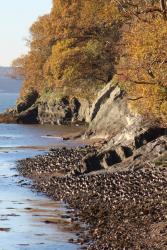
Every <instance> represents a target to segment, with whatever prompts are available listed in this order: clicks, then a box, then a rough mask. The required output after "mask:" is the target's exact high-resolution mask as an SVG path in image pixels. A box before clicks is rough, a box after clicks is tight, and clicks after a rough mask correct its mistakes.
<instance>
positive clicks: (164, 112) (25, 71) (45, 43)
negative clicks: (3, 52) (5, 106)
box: [13, 0, 167, 123]
mask: <svg viewBox="0 0 167 250" xmlns="http://www.w3.org/2000/svg"><path fill="white" fill-rule="evenodd" d="M166 13H167V10H166V2H164V0H146V1H141V0H119V1H118V0H96V1H94V0H68V1H67V0H53V7H52V10H51V12H50V13H49V14H48V15H45V16H43V17H40V18H39V19H38V20H37V21H36V22H35V23H34V24H33V25H32V27H31V28H30V35H31V36H30V39H29V41H28V46H29V53H28V54H27V55H25V56H22V57H20V58H19V59H16V60H15V61H14V63H13V66H14V68H15V69H16V71H17V72H18V73H19V74H22V75H23V76H24V85H23V88H22V91H21V97H25V96H26V94H27V93H28V92H29V91H31V90H33V89H34V90H37V91H38V93H39V94H40V95H43V94H44V93H45V92H46V91H47V92H49V93H50V92H55V94H56V91H58V89H60V88H64V87H65V88H66V89H67V91H68V89H69V88H70V89H71V90H70V94H71V95H74V94H76V92H75V91H73V90H76V89H79V91H80V94H81V95H82V97H85V98H89V99H91V100H92V96H94V95H96V92H97V90H98V89H99V88H102V87H103V86H104V85H105V84H107V82H108V81H109V80H111V79H112V78H114V79H116V80H117V81H118V82H119V83H120V85H121V86H122V87H123V88H124V89H125V90H126V91H127V93H128V95H129V99H130V100H131V101H130V102H131V104H132V107H133V108H134V109H135V110H137V112H140V113H141V114H142V115H147V116H149V117H153V118H155V119H159V120H160V121H162V122H163V123H166V121H167V99H166V98H167V73H166V72H167V48H166V44H167V31H166V30H167V18H166ZM77 93H78V92H77ZM67 94H69V93H67ZM141 107H142V109H141Z"/></svg>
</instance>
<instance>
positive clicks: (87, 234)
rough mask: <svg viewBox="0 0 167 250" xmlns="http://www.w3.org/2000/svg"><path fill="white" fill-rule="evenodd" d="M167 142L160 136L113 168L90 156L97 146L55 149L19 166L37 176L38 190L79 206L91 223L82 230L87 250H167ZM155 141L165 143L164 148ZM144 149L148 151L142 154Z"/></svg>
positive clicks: (85, 220)
mask: <svg viewBox="0 0 167 250" xmlns="http://www.w3.org/2000/svg"><path fill="white" fill-rule="evenodd" d="M164 143H166V139H165V137H160V138H158V139H156V140H154V141H153V142H150V143H148V144H147V145H144V146H143V147H141V148H140V149H138V150H136V155H135V156H132V157H130V158H127V159H126V160H125V161H124V162H122V163H118V164H115V165H113V166H112V167H110V168H109V169H108V170H105V169H103V170H101V169H98V168H97V169H94V167H92V166H91V162H90V161H89V159H90V158H91V157H95V158H96V156H97V155H98V153H99V149H97V148H95V147H92V146H85V147H76V148H71V149H70V148H65V147H63V148H52V149H51V150H50V151H49V152H48V153H47V154H46V155H43V156H37V157H35V158H32V159H25V160H22V161H19V162H18V171H19V173H20V174H21V175H23V176H24V177H28V178H30V179H32V180H33V185H32V188H33V189H36V190H38V191H40V192H43V193H45V194H47V195H48V196H49V197H51V198H52V199H54V200H63V201H64V202H65V203H67V204H68V205H69V206H70V208H72V209H74V213H73V215H72V219H73V220H78V218H79V220H81V223H84V224H85V225H86V228H85V231H82V233H80V234H79V235H78V237H79V238H78V243H80V244H81V245H83V249H89V250H99V249H100V250H103V249H105V250H106V249H120V250H122V249H132V250H137V249H145V250H146V249H147V250H148V249H150V250H152V249H164V250H165V249H166V246H167V237H166V235H167V217H166V214H167V202H166V201H167V186H166V185H167V181H166V177H167V167H166V161H167V154H166V151H165V150H164V151H163V150H162V149H163V145H165V144H164ZM155 145H160V146H159V149H158V146H155ZM151 147H152V151H150V153H149V155H148V148H151ZM165 147H166V146H165ZM155 148H156V150H155ZM158 150H159V151H161V156H158V157H161V158H162V159H163V160H160V158H157V155H158ZM141 152H142V154H143V156H142V158H141V159H139V158H140V157H139V156H138V155H139V153H141ZM159 155H160V154H159ZM95 158H94V159H95ZM158 161H159V163H158ZM70 241H71V242H73V239H70Z"/></svg>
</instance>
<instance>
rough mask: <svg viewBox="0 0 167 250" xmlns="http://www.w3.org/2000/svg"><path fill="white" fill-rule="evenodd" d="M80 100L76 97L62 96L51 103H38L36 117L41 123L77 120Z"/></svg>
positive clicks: (67, 122)
mask: <svg viewBox="0 0 167 250" xmlns="http://www.w3.org/2000/svg"><path fill="white" fill-rule="evenodd" d="M80 106H81V104H80V102H79V101H78V99H77V98H75V97H73V98H72V99H69V97H63V98H61V99H60V100H59V101H56V102H54V103H52V104H49V103H47V102H39V103H38V119H39V122H40V123H41V124H48V123H50V124H58V125H61V124H69V123H72V122H76V121H77V117H78V112H79V109H80Z"/></svg>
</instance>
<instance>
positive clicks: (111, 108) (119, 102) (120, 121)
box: [87, 82, 140, 138]
mask: <svg viewBox="0 0 167 250" xmlns="http://www.w3.org/2000/svg"><path fill="white" fill-rule="evenodd" d="M139 122H140V118H139V117H136V116H135V115H134V114H133V113H132V112H131V111H130V109H129V107H128V102H127V98H126V94H125V92H124V91H122V90H121V89H120V87H119V86H118V85H117V84H113V82H110V83H108V85H106V87H105V88H104V89H103V90H102V91H101V92H99V95H98V97H97V99H96V100H95V102H94V103H93V105H92V108H91V111H90V124H89V129H88V131H87V136H90V137H99V138H108V137H111V136H114V135H116V134H117V133H119V132H120V131H122V130H123V129H125V128H129V127H130V126H131V127H133V126H135V124H138V123H139Z"/></svg>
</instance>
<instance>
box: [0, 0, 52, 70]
mask: <svg viewBox="0 0 167 250" xmlns="http://www.w3.org/2000/svg"><path fill="white" fill-rule="evenodd" d="M51 4H52V0H0V66H10V65H11V62H12V60H14V59H15V58H17V57H19V56H20V55H22V54H25V53H26V51H27V50H28V48H27V47H26V41H25V39H26V38H28V37H29V28H30V26H31V24H32V23H33V22H34V21H35V20H36V19H37V18H38V17H39V16H42V15H43V14H47V13H49V11H50V9H51Z"/></svg>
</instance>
